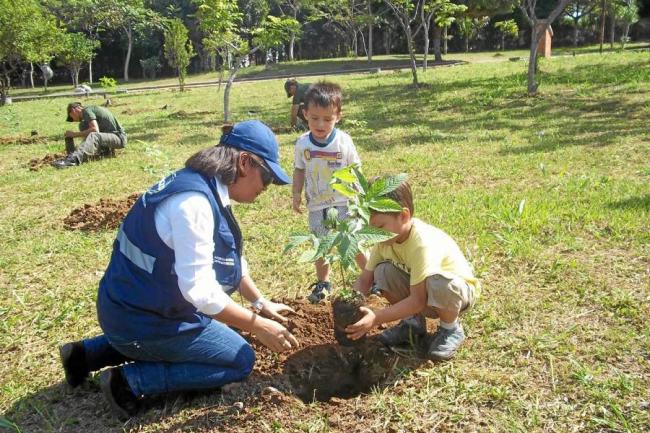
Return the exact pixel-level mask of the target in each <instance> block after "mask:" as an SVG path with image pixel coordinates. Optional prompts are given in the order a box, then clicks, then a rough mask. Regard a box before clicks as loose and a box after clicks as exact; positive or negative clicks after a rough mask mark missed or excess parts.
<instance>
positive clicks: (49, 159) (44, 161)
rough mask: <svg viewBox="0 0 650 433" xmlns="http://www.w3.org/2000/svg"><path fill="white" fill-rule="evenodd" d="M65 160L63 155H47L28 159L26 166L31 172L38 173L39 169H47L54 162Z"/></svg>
mask: <svg viewBox="0 0 650 433" xmlns="http://www.w3.org/2000/svg"><path fill="white" fill-rule="evenodd" d="M63 158H65V153H48V154H47V155H45V156H44V157H42V158H34V159H30V160H29V162H28V163H27V166H28V167H29V169H30V170H31V171H38V170H40V169H41V168H44V167H49V165H50V164H52V163H53V162H54V161H56V160H59V159H63Z"/></svg>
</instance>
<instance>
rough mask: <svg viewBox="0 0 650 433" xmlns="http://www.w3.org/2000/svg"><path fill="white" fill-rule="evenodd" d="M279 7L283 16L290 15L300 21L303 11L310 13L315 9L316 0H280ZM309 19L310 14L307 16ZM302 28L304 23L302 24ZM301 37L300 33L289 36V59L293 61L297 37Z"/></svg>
mask: <svg viewBox="0 0 650 433" xmlns="http://www.w3.org/2000/svg"><path fill="white" fill-rule="evenodd" d="M277 4H278V8H279V9H280V12H281V13H282V16H288V17H291V18H293V19H294V20H296V22H299V20H298V18H299V16H300V14H301V13H303V12H307V14H308V15H309V13H310V11H311V10H312V9H313V4H314V0H278V1H277ZM307 19H309V16H308V17H307ZM300 27H301V29H302V25H301V26H300ZM299 37H300V34H299V33H292V34H291V36H290V38H289V61H293V60H294V57H295V53H294V50H295V45H296V41H297V39H298V38H299Z"/></svg>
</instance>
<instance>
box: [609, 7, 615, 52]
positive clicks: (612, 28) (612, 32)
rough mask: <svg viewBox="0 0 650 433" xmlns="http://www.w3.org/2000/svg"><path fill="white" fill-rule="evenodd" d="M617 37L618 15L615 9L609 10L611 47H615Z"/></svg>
mask: <svg viewBox="0 0 650 433" xmlns="http://www.w3.org/2000/svg"><path fill="white" fill-rule="evenodd" d="M615 38H616V15H615V14H614V11H613V10H611V11H609V48H611V49H612V50H613V49H614V39H615Z"/></svg>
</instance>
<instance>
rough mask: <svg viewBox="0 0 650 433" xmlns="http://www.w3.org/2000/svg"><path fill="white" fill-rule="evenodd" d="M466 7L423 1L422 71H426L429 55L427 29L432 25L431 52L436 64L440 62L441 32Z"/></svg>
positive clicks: (436, 0) (445, 1)
mask: <svg viewBox="0 0 650 433" xmlns="http://www.w3.org/2000/svg"><path fill="white" fill-rule="evenodd" d="M466 10H467V6H465V5H457V4H454V3H452V2H451V0H424V4H423V7H422V9H421V12H420V13H421V20H422V26H423V29H424V63H423V67H424V70H425V71H426V70H427V55H428V53H429V28H430V26H431V24H433V52H434V55H435V61H436V62H442V52H441V50H440V40H441V37H442V30H443V29H444V28H447V27H449V26H450V25H452V23H453V22H454V21H455V20H456V17H455V15H456V14H460V13H462V12H465V11H466Z"/></svg>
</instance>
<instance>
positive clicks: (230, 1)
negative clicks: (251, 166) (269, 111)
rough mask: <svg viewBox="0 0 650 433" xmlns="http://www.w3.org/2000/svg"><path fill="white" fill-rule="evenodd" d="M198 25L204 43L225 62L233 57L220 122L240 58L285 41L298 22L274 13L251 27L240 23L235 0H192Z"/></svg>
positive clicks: (226, 110)
mask: <svg viewBox="0 0 650 433" xmlns="http://www.w3.org/2000/svg"><path fill="white" fill-rule="evenodd" d="M196 2H197V5H198V11H197V18H198V19H199V26H200V27H201V29H202V30H203V32H204V33H205V34H206V37H205V39H204V43H205V44H206V45H208V46H210V47H212V48H214V49H217V48H218V49H219V50H220V52H222V53H224V55H225V59H226V63H228V64H229V65H230V64H231V62H230V61H228V59H229V58H230V56H232V57H233V61H232V67H231V68H230V75H229V77H228V82H227V83H226V87H225V89H224V93H223V112H224V122H229V121H230V89H231V88H232V83H233V82H234V81H235V77H236V76H237V72H238V71H239V68H240V67H241V62H242V58H243V57H244V56H250V55H252V54H254V53H255V52H257V51H258V50H266V49H269V48H272V47H275V46H277V45H279V44H281V43H284V42H287V41H288V40H289V39H290V37H291V33H292V32H296V31H298V30H299V27H300V24H299V23H298V22H297V21H296V20H294V19H293V18H288V17H284V18H278V17H274V16H268V17H265V19H264V20H263V21H262V22H261V23H259V24H258V25H257V26H255V27H254V28H253V29H248V28H244V27H243V26H242V18H243V15H242V13H241V12H240V10H239V7H238V5H237V3H236V1H235V0H196Z"/></svg>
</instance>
